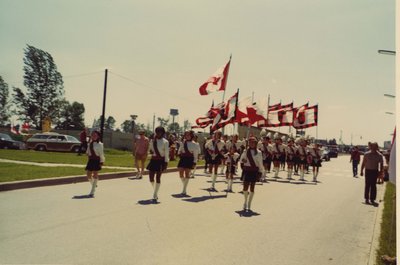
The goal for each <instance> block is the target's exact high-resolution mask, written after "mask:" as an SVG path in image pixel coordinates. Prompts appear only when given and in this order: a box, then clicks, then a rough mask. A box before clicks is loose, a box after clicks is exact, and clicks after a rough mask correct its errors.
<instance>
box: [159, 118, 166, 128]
mask: <svg viewBox="0 0 400 265" xmlns="http://www.w3.org/2000/svg"><path fill="white" fill-rule="evenodd" d="M157 120H158V122H159V123H160V126H161V127H164V128H165V127H167V125H168V122H169V119H164V118H160V117H158V118H157Z"/></svg>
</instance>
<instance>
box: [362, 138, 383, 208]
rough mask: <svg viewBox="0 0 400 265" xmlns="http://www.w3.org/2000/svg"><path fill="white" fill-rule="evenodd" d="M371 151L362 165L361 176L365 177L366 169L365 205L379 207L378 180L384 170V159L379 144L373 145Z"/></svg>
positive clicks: (365, 156)
mask: <svg viewBox="0 0 400 265" xmlns="http://www.w3.org/2000/svg"><path fill="white" fill-rule="evenodd" d="M370 149H371V150H370V151H368V152H367V153H365V155H364V159H363V161H362V164H361V176H363V175H364V169H365V190H364V198H365V203H366V204H370V200H371V204H372V205H374V206H377V203H376V202H375V199H376V180H377V179H378V175H379V174H380V173H381V172H382V170H383V157H382V155H381V153H379V152H378V144H377V143H371V144H370Z"/></svg>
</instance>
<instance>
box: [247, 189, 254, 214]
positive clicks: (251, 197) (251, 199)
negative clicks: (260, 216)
mask: <svg viewBox="0 0 400 265" xmlns="http://www.w3.org/2000/svg"><path fill="white" fill-rule="evenodd" d="M253 197H254V192H251V191H250V196H249V203H248V206H247V210H248V211H251V202H252V201H253Z"/></svg>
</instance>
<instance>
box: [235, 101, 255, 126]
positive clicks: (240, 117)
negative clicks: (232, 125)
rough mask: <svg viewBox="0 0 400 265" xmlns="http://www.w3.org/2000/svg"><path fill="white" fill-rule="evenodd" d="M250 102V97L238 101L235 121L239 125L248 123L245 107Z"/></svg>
mask: <svg viewBox="0 0 400 265" xmlns="http://www.w3.org/2000/svg"><path fill="white" fill-rule="evenodd" d="M251 104H252V103H251V97H247V98H243V99H241V100H240V101H239V102H238V108H237V111H236V122H237V123H239V124H241V125H248V123H249V117H248V116H247V107H248V106H250V105H251Z"/></svg>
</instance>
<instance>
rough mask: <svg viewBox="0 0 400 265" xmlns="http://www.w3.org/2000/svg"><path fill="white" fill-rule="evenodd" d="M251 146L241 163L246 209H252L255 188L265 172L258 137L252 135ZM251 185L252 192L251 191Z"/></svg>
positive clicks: (243, 155)
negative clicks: (258, 148) (258, 146)
mask: <svg viewBox="0 0 400 265" xmlns="http://www.w3.org/2000/svg"><path fill="white" fill-rule="evenodd" d="M248 142H249V147H248V148H247V150H245V151H244V152H243V153H242V155H241V157H240V163H241V166H242V170H243V195H244V205H243V210H244V211H246V210H247V211H251V202H252V201H253V197H254V188H255V185H256V182H257V180H258V178H259V176H260V175H262V174H263V172H264V166H263V161H262V154H261V152H260V150H257V139H256V138H255V137H250V138H249V140H248ZM249 187H250V193H249V191H248V190H249Z"/></svg>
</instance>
